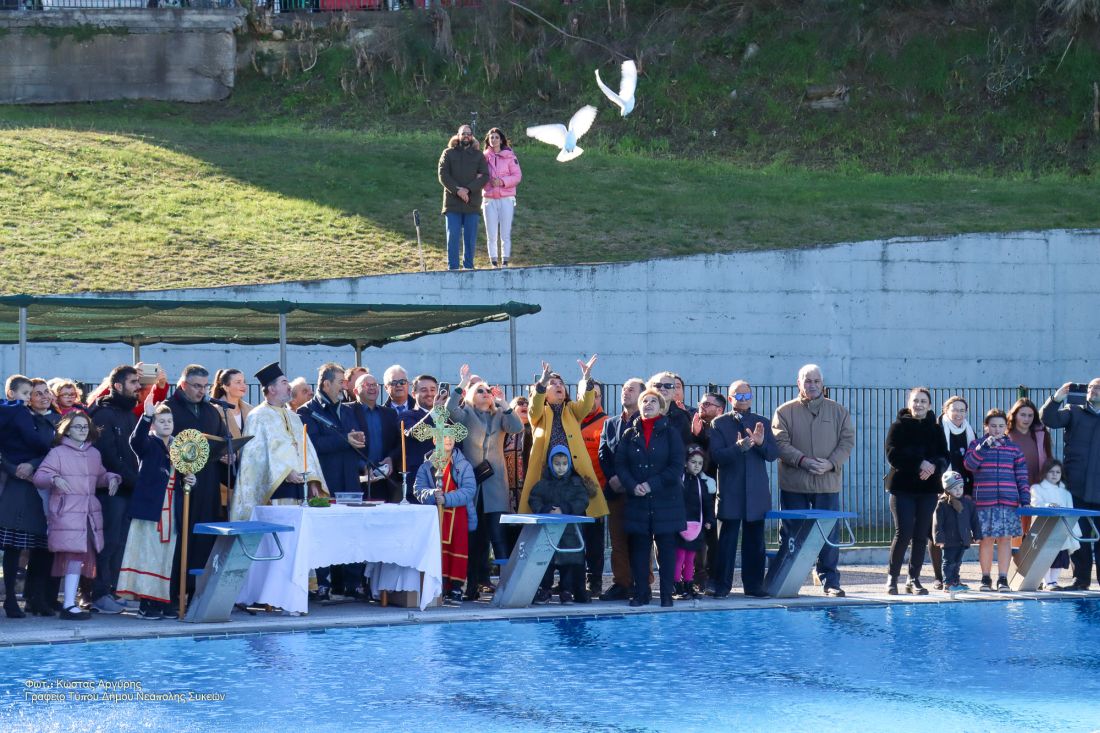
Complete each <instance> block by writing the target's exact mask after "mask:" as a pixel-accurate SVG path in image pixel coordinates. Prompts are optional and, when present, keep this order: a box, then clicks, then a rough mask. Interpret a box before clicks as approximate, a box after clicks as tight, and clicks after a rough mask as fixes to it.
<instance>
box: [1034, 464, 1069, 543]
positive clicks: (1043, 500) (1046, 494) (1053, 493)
mask: <svg viewBox="0 0 1100 733" xmlns="http://www.w3.org/2000/svg"><path fill="white" fill-rule="evenodd" d="M1031 506H1035V507H1051V506H1057V507H1063V508H1066V509H1072V508H1073V495H1072V494H1070V493H1069V492H1068V491H1066V487H1065V486H1063V485H1062V484H1058V485H1054V484H1052V483H1050V482H1049V481H1047V480H1045V479H1044V480H1042V481H1040V482H1039V483H1037V484H1032V485H1031ZM1071 524H1072V526H1073V532H1072V533H1071V534H1070V536H1069V537H1067V538H1066V541H1065V544H1063V545H1062V549H1063V550H1066V551H1068V552H1077V550H1078V549H1080V547H1081V542H1080V541H1079V539H1078V538H1079V537H1080V536H1081V526H1080V524H1079V523H1078V522H1074V521H1072V520H1071Z"/></svg>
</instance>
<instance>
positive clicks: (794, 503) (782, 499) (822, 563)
mask: <svg viewBox="0 0 1100 733" xmlns="http://www.w3.org/2000/svg"><path fill="white" fill-rule="evenodd" d="M779 507H780V508H781V509H825V510H828V511H834V512H837V511H840V492H839V491H838V492H835V493H829V494H801V493H798V492H795V491H784V490H783V489H780V490H779ZM792 534H793V533H792V532H791V528H790V526H789V524H788V522H787V521H786V520H784V521H782V522H780V524H779V553H778V554H777V555H776V558H775V562H776V565H777V566H778V564H779V563H780V562H782V558H783V556H784V555H785V554H786V553H787V548H788V547H789V541H790V539H791V535H792ZM838 537H840V523H839V522H838V523H837V526H835V527H833V531H832V532H830V533H829V542H833V543H835V542H836V541H837V538H838ZM718 541H719V542H721V536H719V538H718ZM839 562H840V549H839V548H836V547H833V546H832V545H829V544H828V543H826V544H825V545H824V546H823V547H822V548H821V552H820V553H818V556H817V577H818V578H819V579H820V580H821V584H822V585H824V586H825V587H826V588H839V587H840V571H839V570H837V563H839Z"/></svg>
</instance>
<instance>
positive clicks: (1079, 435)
mask: <svg viewBox="0 0 1100 733" xmlns="http://www.w3.org/2000/svg"><path fill="white" fill-rule="evenodd" d="M1081 386H1082V385H1079V384H1074V383H1073V382H1066V383H1065V384H1063V385H1062V386H1061V387H1059V388H1058V391H1057V392H1055V393H1054V394H1053V395H1051V397H1050V399H1048V400H1047V401H1046V402H1044V403H1043V406H1042V407H1041V408H1039V418H1040V419H1041V420H1042V421H1043V424H1044V425H1046V426H1047V427H1048V428H1050V429H1051V430H1065V431H1066V434H1065V445H1064V455H1063V457H1062V458H1063V461H1064V463H1065V478H1064V481H1065V484H1066V488H1067V489H1068V490H1069V493H1070V494H1071V495H1072V496H1073V505H1074V507H1076V508H1078V509H1100V442H1098V439H1100V434H1098V432H1097V431H1100V377H1098V378H1096V379H1093V380H1092V381H1091V382H1089V383H1088V385H1087V386H1086V387H1085V390H1084V392H1085V403H1084V404H1074V403H1073V402H1074V401H1073V400H1072V399H1070V397H1071V394H1080V392H1081V390H1080V387H1081ZM1075 388H1076V389H1075ZM1080 521H1081V532H1082V536H1084V537H1088V536H1089V535H1090V534H1091V530H1089V529H1088V526H1087V525H1088V523H1087V522H1086V521H1085V520H1084V519H1081V520H1080ZM1070 559H1071V560H1072V562H1073V585H1072V586H1070V588H1069V589H1070V590H1088V589H1089V585H1090V584H1091V583H1092V567H1093V564H1094V563H1095V565H1096V572H1097V582H1100V543H1092V544H1091V545H1090V544H1089V543H1084V542H1083V543H1081V547H1080V548H1078V549H1077V550H1076V551H1075V552H1074V553H1073V555H1072V556H1071V558H1070Z"/></svg>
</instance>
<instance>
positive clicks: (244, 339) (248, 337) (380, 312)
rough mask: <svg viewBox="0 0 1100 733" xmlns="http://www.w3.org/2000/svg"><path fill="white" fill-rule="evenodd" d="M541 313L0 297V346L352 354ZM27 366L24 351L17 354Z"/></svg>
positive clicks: (511, 305)
mask: <svg viewBox="0 0 1100 733" xmlns="http://www.w3.org/2000/svg"><path fill="white" fill-rule="evenodd" d="M540 310H541V307H540V306H538V305H532V304H529V303H516V302H508V303H501V304H497V305H428V304H413V305H399V304H390V303H370V304H365V303H350V304H342V303H301V302H295V301H287V300H277V301H227V300H167V299H165V300H160V299H153V298H124V297H116V298H74V297H50V296H33V295H7V296H0V343H4V344H20V345H21V347H25V345H26V344H27V343H49V342H75V343H125V344H130V345H132V346H135V347H138V346H140V345H142V344H154V343H164V344H210V343H214V344H250V345H262V344H280V346H281V347H283V348H285V346H286V345H287V344H293V345H301V346H312V345H326V346H354V347H355V349H356V351H357V352H358V351H360V350H361V349H363V348H366V347H371V346H376V347H378V346H384V345H386V344H388V343H393V342H395V341H411V340H413V339H416V338H420V337H421V336H428V335H432V334H441V333H447V332H449V331H455V330H457V329H460V328H468V327H470V326H477V325H479V324H482V323H490V322H493V321H507V320H510V319H513V318H517V317H519V316H523V315H528V314H531V313H538V312H539V311H540ZM20 363H21V366H22V365H23V364H25V348H23V349H21V353H20Z"/></svg>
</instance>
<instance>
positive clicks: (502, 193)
mask: <svg viewBox="0 0 1100 733" xmlns="http://www.w3.org/2000/svg"><path fill="white" fill-rule="evenodd" d="M485 162H486V164H487V165H488V167H489V183H487V184H486V185H485V191H484V194H485V198H487V199H503V198H508V197H509V196H515V195H516V186H518V185H519V182H520V181H521V180H523V171H521V170H520V169H519V158H517V157H516V154H515V153H514V152H512V149H511V148H504V149H502V150H501V151H500V152H499V153H497V152H494V151H493V149H492V148H487V149H486V150H485ZM494 178H499V179H501V180H502V181H504V185H503V186H494V185H493V183H492V182H493V179H494Z"/></svg>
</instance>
